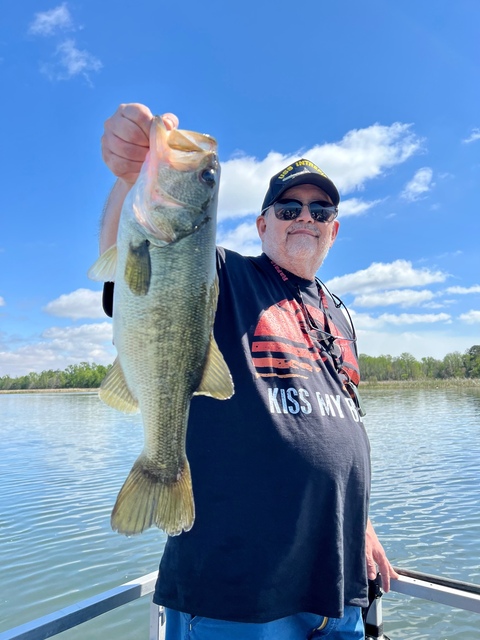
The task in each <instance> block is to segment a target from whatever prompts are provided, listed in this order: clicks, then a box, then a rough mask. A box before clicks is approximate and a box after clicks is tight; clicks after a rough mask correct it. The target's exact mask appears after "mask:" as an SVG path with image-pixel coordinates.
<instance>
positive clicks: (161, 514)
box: [111, 456, 195, 536]
mask: <svg viewBox="0 0 480 640" xmlns="http://www.w3.org/2000/svg"><path fill="white" fill-rule="evenodd" d="M194 519H195V506H194V502H193V493H192V479H191V475H190V465H189V464H188V460H186V459H185V461H184V466H183V468H182V469H181V471H179V473H178V474H177V478H176V480H175V482H165V481H164V480H162V478H161V477H159V476H158V474H155V473H152V472H151V471H150V470H149V469H148V467H147V464H146V458H145V457H144V456H140V457H139V458H138V459H137V460H136V462H135V464H134V465H133V467H132V470H131V471H130V473H129V475H128V477H127V479H126V480H125V483H124V485H123V487H122V488H121V489H120V493H119V494H118V497H117V501H116V502H115V506H114V508H113V511H112V517H111V524H112V529H113V530H114V531H118V532H119V533H123V534H125V535H134V534H136V533H141V532H142V531H145V529H148V528H149V527H152V526H154V525H156V526H157V527H158V528H159V529H163V530H164V531H165V532H166V533H168V535H170V536H176V535H178V534H180V533H182V531H189V530H190V529H191V528H192V526H193V521H194Z"/></svg>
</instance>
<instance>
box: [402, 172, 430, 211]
mask: <svg viewBox="0 0 480 640" xmlns="http://www.w3.org/2000/svg"><path fill="white" fill-rule="evenodd" d="M432 177H433V171H432V169H430V167H423V168H422V169H419V170H418V171H417V172H416V174H415V175H414V176H413V178H412V179H411V180H410V182H408V183H407V185H406V186H405V189H404V190H403V191H402V193H401V196H402V198H405V200H409V201H410V202H413V201H414V200H418V199H419V198H420V197H421V196H422V195H423V194H424V193H427V192H428V191H430V189H431V188H432V187H433V186H435V185H434V183H433V182H432Z"/></svg>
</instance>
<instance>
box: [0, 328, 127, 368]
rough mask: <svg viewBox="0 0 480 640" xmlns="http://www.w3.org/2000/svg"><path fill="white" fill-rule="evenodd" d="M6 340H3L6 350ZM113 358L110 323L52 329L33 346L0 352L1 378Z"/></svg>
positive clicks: (103, 362)
mask: <svg viewBox="0 0 480 640" xmlns="http://www.w3.org/2000/svg"><path fill="white" fill-rule="evenodd" d="M5 343H6V341H4V347H5ZM114 357H115V350H114V348H113V347H112V325H111V323H110V322H101V323H97V324H84V325H81V326H79V327H65V328H61V327H51V328H50V329H47V330H46V331H44V332H43V333H42V334H41V336H40V340H39V341H38V342H36V343H30V344H25V345H23V346H21V347H18V348H17V349H15V350H9V351H1V352H0V375H9V376H12V377H16V376H21V375H25V374H27V373H29V372H30V371H37V372H41V371H45V370H48V369H54V370H56V369H60V370H63V369H65V368H66V367H68V365H70V364H78V363H80V362H95V363H96V364H110V363H111V362H113V359H114Z"/></svg>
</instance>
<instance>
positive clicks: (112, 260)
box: [87, 244, 117, 282]
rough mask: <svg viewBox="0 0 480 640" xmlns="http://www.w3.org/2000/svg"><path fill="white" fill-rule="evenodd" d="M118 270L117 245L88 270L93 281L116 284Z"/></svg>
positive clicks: (103, 254)
mask: <svg viewBox="0 0 480 640" xmlns="http://www.w3.org/2000/svg"><path fill="white" fill-rule="evenodd" d="M116 270H117V245H116V244H114V245H113V246H111V247H110V249H107V251H105V252H104V253H102V255H101V256H100V257H99V258H98V260H97V261H96V262H95V263H94V264H93V265H92V266H91V267H90V269H89V270H88V274H87V275H88V277H89V278H90V279H91V280H100V281H103V282H114V281H115V272H116Z"/></svg>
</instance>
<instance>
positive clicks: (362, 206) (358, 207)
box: [339, 198, 381, 218]
mask: <svg viewBox="0 0 480 640" xmlns="http://www.w3.org/2000/svg"><path fill="white" fill-rule="evenodd" d="M379 202H381V200H371V201H370V202H369V201H368V200H360V199H359V198H349V199H348V200H345V201H343V202H342V203H341V204H340V207H339V211H340V215H341V216H342V218H346V217H347V216H361V215H362V214H363V213H365V211H368V210H369V209H371V208H372V207H374V206H375V205H377V204H378V203H379Z"/></svg>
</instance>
